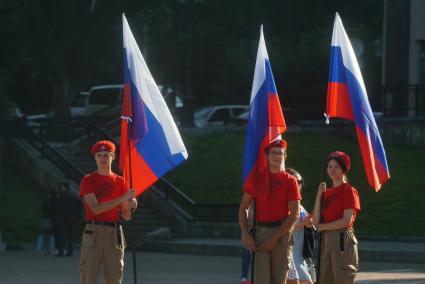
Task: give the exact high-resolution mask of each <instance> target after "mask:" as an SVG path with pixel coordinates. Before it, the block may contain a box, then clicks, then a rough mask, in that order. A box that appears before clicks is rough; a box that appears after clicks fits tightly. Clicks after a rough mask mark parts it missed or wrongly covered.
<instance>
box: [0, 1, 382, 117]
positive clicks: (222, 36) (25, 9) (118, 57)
mask: <svg viewBox="0 0 425 284" xmlns="http://www.w3.org/2000/svg"><path fill="white" fill-rule="evenodd" d="M6 6H7V7H8V8H7V9H6V10H7V14H8V15H11V18H13V20H12V22H13V23H14V25H12V26H10V27H9V29H8V30H7V31H6V32H5V33H6V34H7V35H8V36H9V38H11V39H12V40H11V42H12V44H14V45H15V46H14V47H15V49H14V50H16V52H14V53H12V54H11V55H10V56H11V57H12V60H8V62H6V63H5V64H4V67H3V68H8V70H10V73H11V74H12V78H13V79H14V80H13V81H14V84H9V86H10V89H13V90H14V92H13V95H12V97H13V100H15V101H18V102H20V103H21V104H22V105H23V106H24V107H25V108H27V109H28V111H41V110H44V111H45V110H46V109H55V110H56V112H57V113H60V114H62V115H63V116H66V115H65V114H66V113H67V112H66V111H65V109H66V108H67V107H68V105H69V101H70V99H71V97H72V95H73V93H75V92H77V91H82V90H87V89H88V88H90V86H93V85H96V84H109V83H119V82H122V77H123V75H122V73H123V72H122V70H123V67H122V56H123V55H122V26H121V14H122V13H123V12H124V13H126V16H127V19H128V21H129V24H130V27H131V28H132V30H133V33H134V35H135V37H136V40H137V42H138V43H139V46H140V47H141V49H142V52H143V54H144V56H145V57H146V60H147V63H148V65H149V67H150V69H151V72H152V73H153V75H154V78H155V79H156V81H157V83H158V84H163V85H168V86H171V87H174V88H179V89H181V90H182V92H183V94H185V95H186V96H191V97H193V98H194V99H195V100H196V103H197V104H198V105H207V104H228V103H243V104H247V103H248V101H249V95H250V90H251V85H252V78H253V73H254V65H255V56H256V51H257V46H258V38H259V27H260V25H261V24H263V25H264V33H265V39H266V44H267V48H268V53H269V57H270V61H271V65H272V69H273V73H274V77H275V81H276V85H277V88H278V92H279V94H280V97H281V102H282V104H283V105H284V107H288V108H292V109H294V110H296V111H297V112H299V114H300V115H301V116H303V117H314V116H318V115H320V113H322V112H323V111H322V110H317V108H318V106H320V107H321V106H323V104H324V97H325V93H326V85H327V76H328V64H329V63H328V61H329V50H330V48H329V46H330V41H331V34H332V26H333V19H334V14H335V12H336V11H339V12H340V14H341V17H342V19H343V21H344V24H345V27H346V29H347V32H348V34H349V36H350V37H352V38H358V39H360V40H361V41H362V42H363V43H364V47H365V51H364V53H363V55H362V62H363V75H364V77H365V81H366V85H367V87H370V89H371V90H373V89H374V87H376V86H379V85H380V76H379V74H380V73H381V72H380V53H379V50H380V46H379V43H380V39H381V30H382V24H381V22H382V2H381V1H378V0H376V1H367V0H359V1H337V0H327V1H325V0H318V1H308V2H305V1H281V0H280V1H278V0H270V1H259V0H251V1H243V0H231V1H224V0H220V1H217V0H167V1H154V0H145V1H130V0H122V1H111V0H91V1H87V0H73V1H53V0H21V1H6V0H3V1H2V2H0V13H2V12H1V11H3V13H2V14H5V13H6V12H4V11H5V9H2V8H5V7H6ZM10 8H12V9H10ZM9 51H10V48H9V49H8V50H6V49H2V50H1V51H0V52H1V56H2V57H8V56H9V55H7V54H6V53H9ZM0 80H1V79H0ZM369 95H371V94H369ZM372 97H373V94H372ZM305 102H309V103H308V104H306V103H305ZM321 109H323V107H321Z"/></svg>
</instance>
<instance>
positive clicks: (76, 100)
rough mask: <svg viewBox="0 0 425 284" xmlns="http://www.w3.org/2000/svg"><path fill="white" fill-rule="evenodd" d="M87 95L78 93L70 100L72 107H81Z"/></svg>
mask: <svg viewBox="0 0 425 284" xmlns="http://www.w3.org/2000/svg"><path fill="white" fill-rule="evenodd" d="M86 99H87V95H81V94H78V95H76V96H75V97H74V99H73V100H72V103H71V106H73V107H83V106H84V105H85V103H86Z"/></svg>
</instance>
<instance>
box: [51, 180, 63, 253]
mask: <svg viewBox="0 0 425 284" xmlns="http://www.w3.org/2000/svg"><path fill="white" fill-rule="evenodd" d="M49 204H50V208H49V219H50V224H51V226H52V233H53V235H54V237H55V247H56V248H57V249H58V250H59V248H61V247H62V242H63V233H62V231H63V230H62V227H63V225H62V223H63V222H62V200H61V198H60V195H59V188H53V189H52V191H51V194H50V197H49ZM60 254H61V253H60V251H59V254H58V255H60ZM62 255H63V251H62Z"/></svg>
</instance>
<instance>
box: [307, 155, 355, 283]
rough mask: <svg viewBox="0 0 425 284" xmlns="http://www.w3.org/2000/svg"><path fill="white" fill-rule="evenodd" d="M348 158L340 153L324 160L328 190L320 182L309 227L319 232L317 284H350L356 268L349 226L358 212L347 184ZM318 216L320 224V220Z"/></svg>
mask: <svg viewBox="0 0 425 284" xmlns="http://www.w3.org/2000/svg"><path fill="white" fill-rule="evenodd" d="M349 170H350V157H349V156H348V155H347V154H345V153H344V152H341V151H335V152H332V153H331V154H330V155H329V156H328V159H327V173H328V175H329V177H330V179H331V180H332V187H331V188H326V183H325V182H321V183H320V184H319V188H318V190H317V195H316V201H315V204H314V210H313V224H314V225H315V226H316V228H317V230H318V231H320V232H322V244H321V246H322V251H321V257H320V266H319V267H320V276H319V283H326V284H352V283H354V278H355V276H356V273H357V269H358V266H359V258H358V252H357V239H356V237H355V235H354V231H353V224H354V220H355V219H356V215H357V212H358V211H359V210H360V199H359V194H358V192H357V190H356V189H355V188H354V187H352V186H351V185H350V184H349V183H348V179H347V173H348V171H349ZM320 216H322V220H320Z"/></svg>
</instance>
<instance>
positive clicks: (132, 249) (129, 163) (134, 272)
mask: <svg viewBox="0 0 425 284" xmlns="http://www.w3.org/2000/svg"><path fill="white" fill-rule="evenodd" d="M126 120H127V143H128V144H127V147H128V167H129V171H128V172H129V179H130V188H133V171H132V167H131V148H130V147H131V143H130V139H131V126H130V124H131V118H130V117H128V118H127V119H126ZM133 213H134V209H131V214H133ZM133 244H134V242H133ZM133 244H132V245H131V254H132V256H133V281H134V284H137V269H136V266H137V265H136V264H137V263H136V248H135V247H134V245H133Z"/></svg>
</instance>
